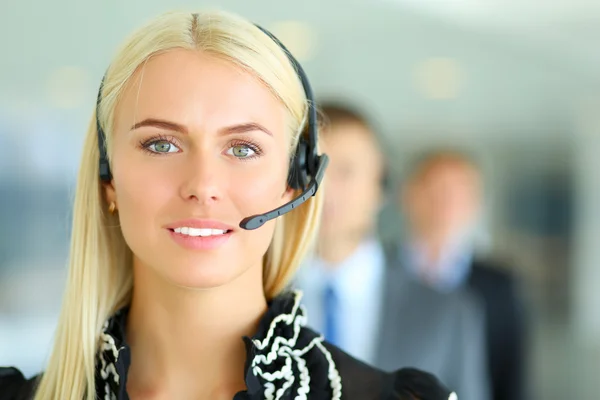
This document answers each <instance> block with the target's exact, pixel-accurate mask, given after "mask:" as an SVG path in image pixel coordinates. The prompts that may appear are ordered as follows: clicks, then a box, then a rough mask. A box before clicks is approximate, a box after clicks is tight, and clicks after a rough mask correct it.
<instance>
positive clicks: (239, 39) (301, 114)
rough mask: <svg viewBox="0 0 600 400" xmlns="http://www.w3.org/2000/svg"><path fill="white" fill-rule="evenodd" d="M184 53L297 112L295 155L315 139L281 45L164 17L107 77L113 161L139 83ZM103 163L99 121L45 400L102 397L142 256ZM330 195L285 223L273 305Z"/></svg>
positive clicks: (203, 18) (274, 252) (271, 285)
mask: <svg viewBox="0 0 600 400" xmlns="http://www.w3.org/2000/svg"><path fill="white" fill-rule="evenodd" d="M176 48H183V49H189V50H198V51H204V52H209V53H211V54H213V55H215V56H217V57H222V58H225V59H227V60H229V61H231V62H232V63H234V64H236V65H237V66H239V67H241V68H243V69H244V70H246V71H248V72H250V73H251V74H253V75H254V76H255V77H257V78H258V79H260V80H261V81H262V82H263V83H264V85H265V86H266V87H267V88H268V89H269V90H270V91H271V92H272V93H273V94H274V95H275V96H276V97H277V98H278V99H279V100H280V101H281V103H282V104H283V105H284V106H285V108H286V109H287V111H288V114H289V121H290V123H289V129H290V136H291V140H290V155H291V156H293V154H294V151H293V150H294V149H295V147H296V144H297V143H298V138H299V136H300V135H301V134H303V133H304V130H305V125H306V123H305V122H306V121H305V120H306V114H307V108H308V103H307V99H306V95H305V93H304V91H303V88H302V85H301V82H300V80H299V78H298V76H297V74H296V72H295V70H294V68H293V67H292V65H291V63H290V62H289V59H288V58H287V56H286V54H285V53H284V52H283V51H282V49H281V48H280V47H279V46H278V45H277V44H276V43H275V42H274V41H273V40H271V38H269V37H268V36H267V35H265V34H264V33H263V32H261V30H260V29H258V28H257V27H256V26H254V25H253V24H251V23H250V22H248V21H246V20H245V19H242V18H240V17H237V16H235V15H232V14H228V13H223V12H204V13H199V14H190V13H182V12H178V13H168V14H164V15H161V16H159V17H158V18H156V19H154V20H152V21H151V22H150V23H148V24H147V25H145V26H144V27H142V28H141V29H139V30H138V31H137V32H135V33H134V34H133V35H132V36H131V37H130V38H129V39H128V40H127V41H126V43H125V44H124V46H123V47H122V48H121V49H120V51H119V52H118V53H117V55H116V57H115V59H114V60H113V62H112V64H111V66H110V68H109V69H108V71H107V74H106V76H105V80H104V85H103V89H102V98H101V102H100V105H99V108H98V110H99V112H98V113H99V120H100V122H101V125H102V127H103V129H104V132H105V134H106V146H107V151H108V154H109V156H110V143H111V134H112V128H113V127H112V125H113V118H114V114H115V108H116V106H117V103H118V100H119V97H120V95H121V93H122V91H123V89H124V88H125V87H126V85H127V83H128V81H129V79H130V78H131V77H132V76H133V74H134V73H135V72H136V70H138V68H139V67H140V66H141V65H143V63H144V62H145V61H146V60H148V59H149V58H150V57H151V56H153V55H155V54H157V53H160V52H164V51H168V50H171V49H176ZM98 159H99V151H98V139H97V129H96V114H95V113H94V115H93V117H92V122H91V123H90V125H89V127H88V130H87V136H86V140H85V145H84V148H83V155H82V159H81V166H80V171H79V176H78V183H77V191H76V195H75V205H74V214H73V230H72V238H71V252H70V260H69V273H68V279H67V286H66V291H65V297H64V300H63V301H64V303H63V306H62V311H61V314H60V317H59V323H58V329H57V332H56V338H55V343H54V348H53V351H52V354H51V357H50V360H49V362H48V366H47V368H46V372H45V373H44V374H43V376H42V378H41V381H40V384H39V386H38V390H37V394H36V396H35V399H36V400H55V399H60V400H81V399H83V398H86V399H87V400H92V399H94V398H95V390H96V389H95V358H96V352H97V350H98V348H97V347H98V340H99V335H100V333H101V331H102V327H103V324H104V322H105V321H106V320H107V319H108V318H109V317H110V315H112V314H113V313H114V312H116V311H117V310H118V309H119V308H121V307H122V306H124V305H126V304H127V303H128V302H129V301H130V296H131V291H132V285H133V279H132V271H131V264H132V254H131V250H130V249H129V248H128V246H127V245H126V243H125V240H124V238H123V236H122V233H121V230H120V228H118V219H117V217H115V216H113V215H110V214H109V213H107V212H106V210H107V209H108V205H107V203H106V199H105V197H104V193H103V188H102V184H101V182H100V179H99V168H98ZM321 193H322V191H318V192H317V195H316V196H314V197H312V198H311V199H310V200H308V201H307V202H306V204H304V205H303V206H302V207H298V208H296V209H295V210H293V211H292V212H290V213H288V214H286V215H285V216H283V217H280V218H279V220H278V221H277V223H276V228H275V233H274V236H273V239H272V241H271V244H270V246H269V249H268V250H267V252H266V254H265V256H264V258H263V269H264V291H265V296H266V297H267V299H271V298H273V297H275V296H276V295H277V294H279V293H280V292H281V291H282V290H283V289H285V287H286V286H287V284H288V283H289V281H290V280H291V278H292V277H293V275H294V273H295V272H296V269H297V268H298V266H299V265H300V263H301V261H302V259H303V258H304V256H305V255H306V253H307V251H308V250H309V248H310V246H311V245H312V242H313V238H314V236H315V234H316V230H317V223H318V220H319V216H320V215H319V214H320V209H321Z"/></svg>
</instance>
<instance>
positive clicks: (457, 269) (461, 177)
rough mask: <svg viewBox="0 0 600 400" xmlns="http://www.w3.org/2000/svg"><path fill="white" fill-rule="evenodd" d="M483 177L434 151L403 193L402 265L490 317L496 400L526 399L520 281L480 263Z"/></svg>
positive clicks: (466, 162)
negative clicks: (465, 291)
mask: <svg viewBox="0 0 600 400" xmlns="http://www.w3.org/2000/svg"><path fill="white" fill-rule="evenodd" d="M481 199H482V176H481V173H480V170H479V168H478V167H477V165H476V164H475V162H474V161H472V160H471V159H470V158H469V157H467V156H466V155H464V154H461V153H459V152H455V151H450V150H439V151H432V152H430V153H427V154H425V155H424V156H422V157H420V159H419V160H417V162H416V163H415V165H414V166H413V168H412V170H411V172H410V174H409V177H408V180H407V182H406V183H405V185H404V187H403V188H402V191H401V205H402V208H403V210H404V213H405V216H406V218H407V221H408V227H409V229H408V238H407V240H406V242H405V244H404V245H403V246H402V248H401V256H400V257H401V259H402V260H403V264H404V265H405V266H406V268H407V270H408V272H409V273H410V274H411V275H413V276H414V277H416V278H417V279H418V280H420V281H421V282H423V283H425V284H427V285H428V286H430V287H432V288H434V289H435V290H438V291H440V292H445V293H447V292H451V291H454V290H457V289H461V288H464V287H467V288H469V289H470V290H472V291H473V292H474V293H475V294H476V295H478V296H480V297H481V298H482V300H483V302H484V305H485V310H486V317H487V318H486V321H487V326H486V331H487V338H486V342H487V353H488V357H489V358H488V369H489V371H490V377H491V380H492V389H493V399H494V400H521V399H523V398H524V395H523V381H522V374H523V369H524V368H523V367H524V365H523V364H524V360H523V358H524V357H523V351H524V349H523V340H524V338H523V336H524V333H523V330H524V329H523V320H522V315H521V313H522V306H521V304H520V302H519V301H518V298H517V295H516V291H515V287H514V286H515V282H514V279H513V278H512V277H511V276H510V275H509V274H508V273H507V272H504V271H503V270H502V269H501V268H500V267H499V266H497V265H495V264H494V263H492V262H490V261H484V260H478V259H476V258H475V255H474V250H475V246H474V239H475V232H476V230H475V227H476V225H477V223H478V216H479V213H480V208H481V203H482V201H481Z"/></svg>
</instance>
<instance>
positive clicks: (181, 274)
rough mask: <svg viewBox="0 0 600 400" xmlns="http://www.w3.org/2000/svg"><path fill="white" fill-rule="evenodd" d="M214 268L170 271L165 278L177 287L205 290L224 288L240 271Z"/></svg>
mask: <svg viewBox="0 0 600 400" xmlns="http://www.w3.org/2000/svg"><path fill="white" fill-rule="evenodd" d="M215 267H216V266H215ZM215 267H210V268H204V267H203V268H198V269H196V268H189V269H186V270H180V271H173V270H171V271H168V272H167V276H166V278H167V280H168V281H170V282H171V283H172V284H173V285H175V286H178V287H182V288H186V289H197V290H206V289H213V288H218V287H221V286H225V285H227V284H228V283H230V282H232V281H234V280H235V279H236V278H237V277H238V276H239V275H240V273H241V272H240V271H233V270H228V269H227V268H215Z"/></svg>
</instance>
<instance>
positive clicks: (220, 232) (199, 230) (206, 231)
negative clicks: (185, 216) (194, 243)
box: [173, 226, 229, 237]
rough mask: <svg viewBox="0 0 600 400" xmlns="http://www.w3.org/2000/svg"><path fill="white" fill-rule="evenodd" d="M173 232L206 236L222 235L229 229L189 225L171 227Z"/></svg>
mask: <svg viewBox="0 0 600 400" xmlns="http://www.w3.org/2000/svg"><path fill="white" fill-rule="evenodd" d="M173 232H175V233H179V234H181V235H186V236H195V237H196V236H202V237H207V236H219V235H224V234H226V233H228V232H229V230H226V229H209V228H189V227H185V226H184V227H181V228H175V229H173Z"/></svg>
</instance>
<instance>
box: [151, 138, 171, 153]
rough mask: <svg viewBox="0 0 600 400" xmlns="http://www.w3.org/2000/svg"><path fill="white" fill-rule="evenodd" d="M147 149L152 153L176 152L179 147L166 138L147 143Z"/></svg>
mask: <svg viewBox="0 0 600 400" xmlns="http://www.w3.org/2000/svg"><path fill="white" fill-rule="evenodd" d="M148 150H150V151H152V152H153V153H177V152H178V151H179V149H178V148H177V146H175V145H174V144H173V143H171V142H169V141H167V140H157V141H156V142H152V143H150V144H149V145H148Z"/></svg>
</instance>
